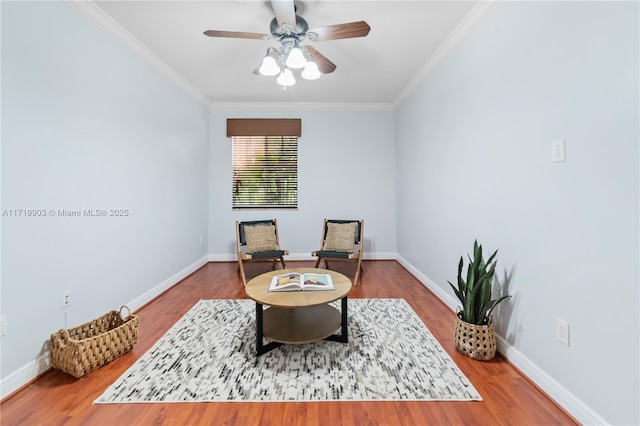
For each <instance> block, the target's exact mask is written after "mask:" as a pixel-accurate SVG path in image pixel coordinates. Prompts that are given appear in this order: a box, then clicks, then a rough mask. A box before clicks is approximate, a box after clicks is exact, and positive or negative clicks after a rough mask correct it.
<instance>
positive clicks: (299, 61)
mask: <svg viewBox="0 0 640 426" xmlns="http://www.w3.org/2000/svg"><path fill="white" fill-rule="evenodd" d="M286 64H287V66H288V67H289V68H294V69H295V68H303V67H304V66H305V65H307V59H306V58H305V57H304V54H303V53H302V50H301V49H300V48H299V47H294V48H293V49H291V51H290V52H289V56H287V61H286Z"/></svg>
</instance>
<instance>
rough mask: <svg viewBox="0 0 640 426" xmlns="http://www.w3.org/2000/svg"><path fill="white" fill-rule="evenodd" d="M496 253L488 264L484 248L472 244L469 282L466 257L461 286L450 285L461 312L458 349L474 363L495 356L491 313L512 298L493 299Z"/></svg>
mask: <svg viewBox="0 0 640 426" xmlns="http://www.w3.org/2000/svg"><path fill="white" fill-rule="evenodd" d="M497 254H498V250H496V251H495V252H494V253H493V254H492V255H491V256H490V257H489V260H488V261H486V262H485V260H484V258H483V257H482V245H479V244H478V241H477V240H476V241H475V242H474V244H473V258H472V257H471V256H469V266H468V268H467V278H466V280H465V279H464V278H463V275H462V268H463V266H464V260H463V257H462V256H461V257H460V263H459V264H458V286H457V287H456V286H454V285H453V284H451V282H450V281H448V282H449V285H450V286H451V288H453V291H454V292H455V294H456V296H457V297H458V299H460V303H462V308H458V311H457V313H456V328H455V334H454V338H455V344H456V349H457V350H459V351H460V352H462V353H463V354H465V355H466V356H468V357H469V358H472V359H478V360H482V361H488V360H490V359H492V358H493V357H494V356H495V354H496V338H495V331H494V329H493V317H492V315H491V312H493V309H494V308H495V307H496V305H497V304H498V303H500V302H502V301H503V300H504V299H506V298H508V297H511V296H502V297H500V298H499V299H491V293H492V286H493V274H494V271H495V269H496V260H495V258H496V255H497Z"/></svg>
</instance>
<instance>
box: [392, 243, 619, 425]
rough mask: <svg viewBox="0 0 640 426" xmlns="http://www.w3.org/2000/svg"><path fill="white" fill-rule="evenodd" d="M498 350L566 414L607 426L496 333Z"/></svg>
mask: <svg viewBox="0 0 640 426" xmlns="http://www.w3.org/2000/svg"><path fill="white" fill-rule="evenodd" d="M397 261H398V263H400V264H401V265H402V266H404V267H405V268H406V269H407V270H408V271H409V272H410V273H411V274H412V275H413V276H414V277H416V278H417V279H418V281H420V282H421V283H422V284H423V285H424V286H425V287H427V288H428V289H429V290H430V291H431V292H432V293H434V294H435V295H436V297H437V298H438V299H440V300H441V301H442V302H443V303H444V304H445V305H447V306H448V307H449V308H450V309H451V310H452V311H454V312H455V310H456V307H457V306H459V305H460V303H459V302H458V300H457V299H456V298H455V297H453V296H452V295H450V294H449V293H447V292H446V291H444V290H443V289H442V288H441V287H440V286H438V285H436V284H435V283H434V282H433V281H431V280H430V279H429V278H428V277H427V276H426V275H424V274H423V273H422V272H420V271H419V270H418V269H416V268H415V267H414V266H413V265H412V264H410V263H409V262H407V260H406V259H404V258H403V257H402V256H400V255H397ZM496 340H497V350H498V352H499V353H500V354H501V355H502V356H503V357H504V358H505V359H506V360H507V361H509V363H511V364H512V365H513V366H514V367H516V368H517V369H518V370H520V372H521V373H522V374H524V375H525V376H527V377H528V378H529V380H531V381H532V382H533V383H535V384H536V385H537V386H538V387H539V388H540V389H541V390H542V391H543V392H545V393H546V394H547V395H548V396H549V398H551V399H552V400H553V401H555V402H556V403H557V404H558V405H559V406H560V407H562V408H563V409H564V410H565V411H566V412H567V413H569V414H570V415H572V416H573V417H574V418H575V419H576V420H577V421H579V422H580V423H581V424H584V425H608V424H610V423H609V422H607V421H606V420H605V419H603V418H602V417H601V416H600V415H598V414H597V413H596V412H595V411H593V410H592V409H591V408H589V407H588V406H587V405H586V404H585V403H584V402H582V401H581V400H580V399H579V398H578V397H576V396H575V395H574V394H572V393H571V392H569V391H568V390H567V389H566V388H565V387H564V386H562V385H561V384H560V383H558V382H557V381H555V380H554V379H553V378H552V377H551V376H549V375H548V374H547V373H546V372H545V371H544V370H542V369H541V368H540V367H538V366H537V365H536V364H534V363H533V362H532V361H531V360H530V359H529V358H527V357H526V356H525V355H524V354H523V353H522V352H520V351H519V350H518V349H516V348H515V347H513V346H512V345H510V344H509V342H507V341H506V340H505V339H504V338H502V337H501V336H499V335H497V334H496Z"/></svg>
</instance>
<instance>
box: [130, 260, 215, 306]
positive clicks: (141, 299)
mask: <svg viewBox="0 0 640 426" xmlns="http://www.w3.org/2000/svg"><path fill="white" fill-rule="evenodd" d="M207 262H208V256H204V257H203V258H201V259H198V260H197V261H195V262H193V263H192V264H191V265H189V266H187V267H186V268H184V269H183V270H181V271H180V272H178V273H176V274H174V275H172V276H171V277H169V278H167V279H166V280H164V281H163V282H161V283H160V284H158V285H157V286H155V287H153V288H151V289H149V290H148V291H146V292H145V293H143V294H142V295H140V296H138V297H136V298H135V299H133V300H132V301H131V302H129V304H128V305H127V306H129V307H130V308H131V310H132V311H135V310H137V309H140V307H142V306H144V305H146V304H147V303H149V302H150V301H152V300H153V299H155V298H156V297H158V296H159V295H161V294H162V293H164V292H165V291H167V290H168V289H170V288H171V287H173V286H174V285H176V284H177V283H179V282H180V281H182V280H183V279H185V278H186V277H188V276H189V275H191V274H192V273H194V272H195V271H197V270H198V269H200V268H201V267H202V266H203V265H204V264H206V263H207Z"/></svg>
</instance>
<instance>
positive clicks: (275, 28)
mask: <svg viewBox="0 0 640 426" xmlns="http://www.w3.org/2000/svg"><path fill="white" fill-rule="evenodd" d="M269 30H270V31H271V35H272V36H273V37H274V38H275V39H278V40H281V39H282V38H283V37H291V36H293V37H295V38H296V39H298V40H302V39H303V38H304V36H305V34H306V33H307V31H308V30H309V24H307V21H306V20H305V19H304V18H303V17H301V16H298V15H296V27H295V28H291V25H289V24H284V25H282V26H280V25H278V20H277V19H276V18H273V19H272V20H271V24H270V25H269Z"/></svg>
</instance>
